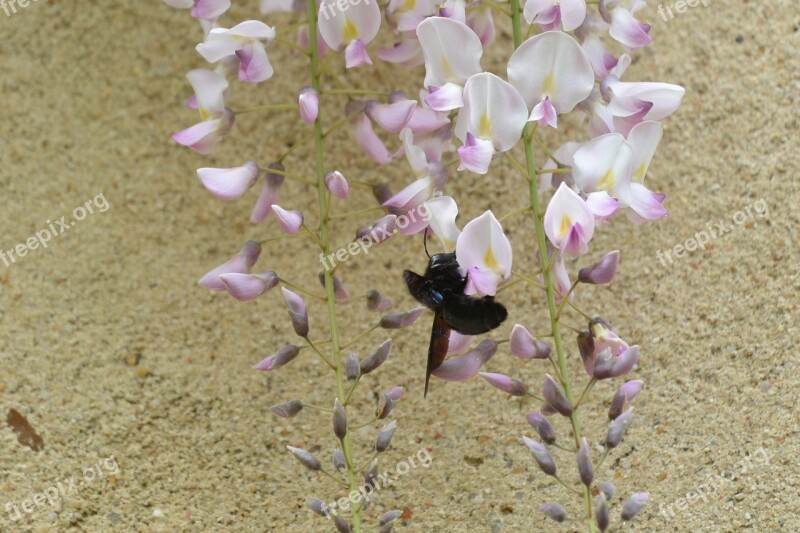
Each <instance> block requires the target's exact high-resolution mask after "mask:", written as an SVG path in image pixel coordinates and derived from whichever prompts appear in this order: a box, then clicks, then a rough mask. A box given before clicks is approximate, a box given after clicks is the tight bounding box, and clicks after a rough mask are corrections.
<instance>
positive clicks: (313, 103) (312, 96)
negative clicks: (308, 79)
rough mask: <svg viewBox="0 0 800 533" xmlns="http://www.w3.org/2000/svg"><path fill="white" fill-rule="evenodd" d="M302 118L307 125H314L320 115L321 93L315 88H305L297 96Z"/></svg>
mask: <svg viewBox="0 0 800 533" xmlns="http://www.w3.org/2000/svg"><path fill="white" fill-rule="evenodd" d="M297 106H298V107H299V108H300V117H301V118H302V119H303V122H305V123H306V124H313V123H314V121H315V120H317V115H318V114H319V93H318V92H317V91H316V90H315V89H314V88H313V87H303V88H302V89H300V92H299V93H298V94H297Z"/></svg>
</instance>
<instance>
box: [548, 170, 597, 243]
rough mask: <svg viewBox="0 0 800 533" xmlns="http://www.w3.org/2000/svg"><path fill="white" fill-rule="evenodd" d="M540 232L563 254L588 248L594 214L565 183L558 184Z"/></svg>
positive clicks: (592, 229) (592, 231)
mask: <svg viewBox="0 0 800 533" xmlns="http://www.w3.org/2000/svg"><path fill="white" fill-rule="evenodd" d="M544 231H545V234H546V235H547V238H548V239H550V242H551V243H553V246H555V247H556V248H558V249H559V250H561V251H562V252H564V253H565V254H567V255H571V256H573V257H574V256H577V255H582V254H585V253H586V252H588V251H589V241H591V240H592V235H593V234H594V215H593V214H592V212H591V210H590V209H589V206H588V205H586V202H585V201H584V200H583V198H581V197H580V196H579V195H578V194H577V193H576V192H575V191H573V190H572V189H570V188H569V187H567V185H566V183H562V184H561V185H559V187H558V190H556V193H555V194H554V195H553V198H552V199H551V200H550V203H549V204H548V205H547V211H545V214H544Z"/></svg>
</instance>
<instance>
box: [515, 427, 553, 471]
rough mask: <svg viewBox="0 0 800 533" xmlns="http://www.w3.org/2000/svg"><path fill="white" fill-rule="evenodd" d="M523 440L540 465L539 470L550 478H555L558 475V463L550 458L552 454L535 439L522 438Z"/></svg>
mask: <svg viewBox="0 0 800 533" xmlns="http://www.w3.org/2000/svg"><path fill="white" fill-rule="evenodd" d="M522 440H523V441H525V446H527V447H528V449H529V450H530V451H531V453H532V454H533V458H534V459H536V463H537V464H538V465H539V469H540V470H541V471H542V472H544V473H545V474H547V475H548V476H555V475H556V463H555V462H554V461H553V458H552V457H551V456H550V452H548V451H547V448H546V447H545V446H544V445H543V444H540V443H538V442H536V441H535V440H533V439H529V438H528V437H524V436H523V437H522Z"/></svg>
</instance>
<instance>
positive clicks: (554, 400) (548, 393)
mask: <svg viewBox="0 0 800 533" xmlns="http://www.w3.org/2000/svg"><path fill="white" fill-rule="evenodd" d="M542 396H544V399H545V401H547V403H548V404H549V405H550V407H552V408H553V409H555V410H556V412H558V413H560V414H562V415H564V416H571V415H572V404H571V403H569V400H567V397H566V396H565V395H564V390H563V389H562V388H561V386H560V385H559V384H558V383H556V380H554V379H553V376H551V375H550V374H547V375H545V378H544V387H543V388H542Z"/></svg>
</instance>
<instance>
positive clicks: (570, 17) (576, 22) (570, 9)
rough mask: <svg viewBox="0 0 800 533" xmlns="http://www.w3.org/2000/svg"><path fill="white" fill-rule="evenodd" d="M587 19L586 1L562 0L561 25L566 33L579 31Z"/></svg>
mask: <svg viewBox="0 0 800 533" xmlns="http://www.w3.org/2000/svg"><path fill="white" fill-rule="evenodd" d="M585 18H586V1H585V0H561V25H562V27H563V29H564V31H572V30H575V29H577V28H578V27H579V26H580V25H581V24H583V21H584V19H585Z"/></svg>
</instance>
